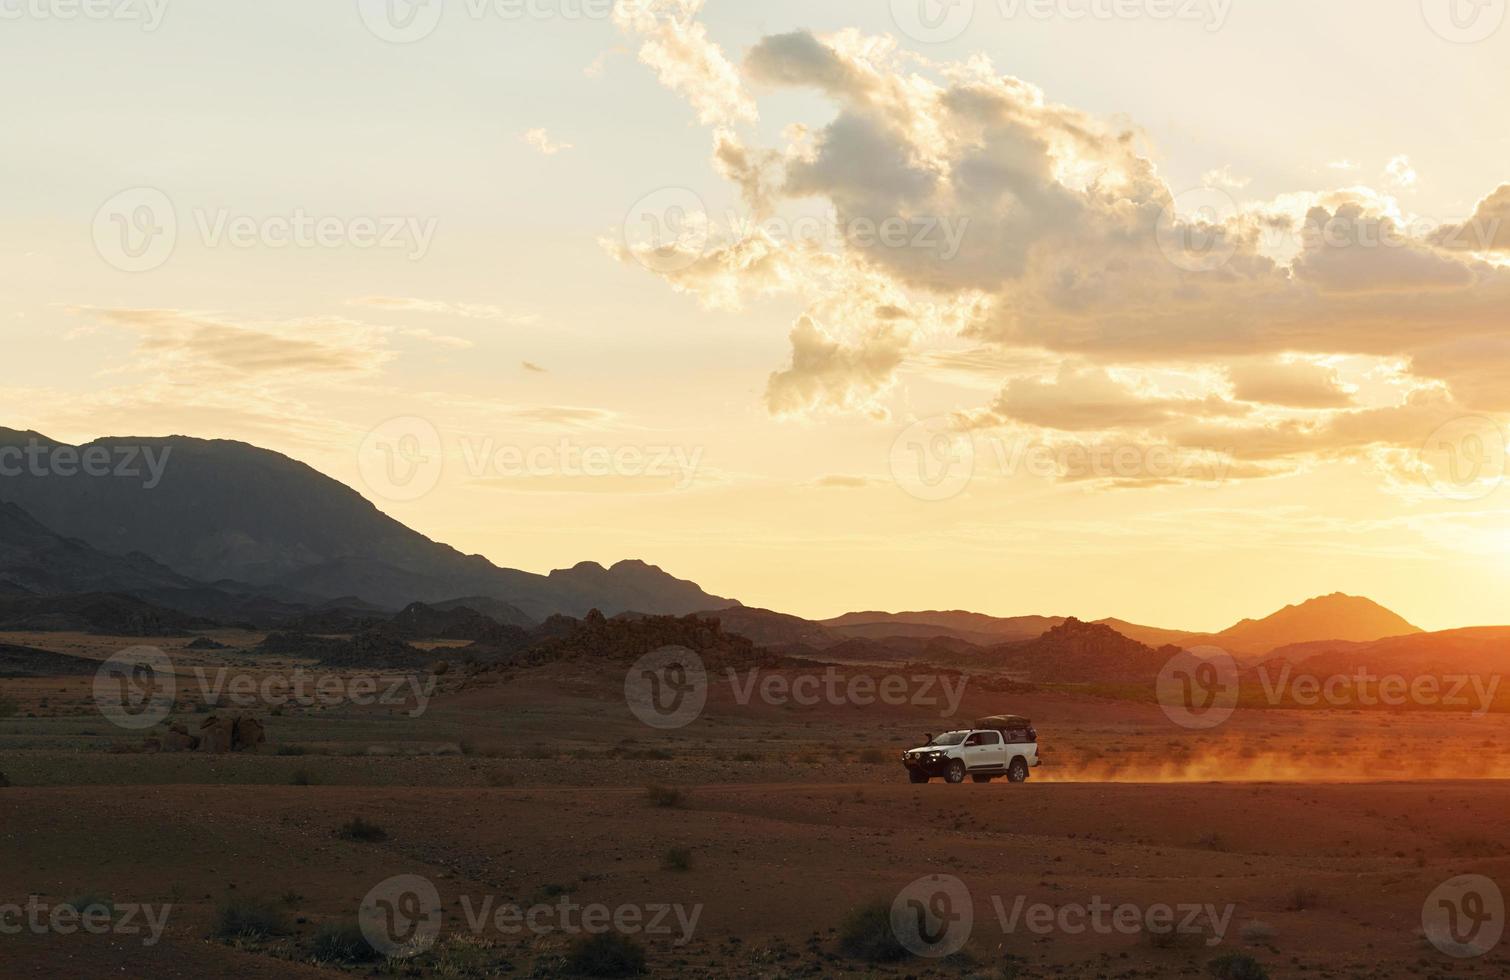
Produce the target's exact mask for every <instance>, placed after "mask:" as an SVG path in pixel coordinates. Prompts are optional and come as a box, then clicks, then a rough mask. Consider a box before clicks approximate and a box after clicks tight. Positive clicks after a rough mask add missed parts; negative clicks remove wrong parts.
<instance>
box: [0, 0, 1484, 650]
mask: <svg viewBox="0 0 1510 980" xmlns="http://www.w3.org/2000/svg"><path fill="white" fill-rule="evenodd" d="M406 2H407V0H403V2H401V3H400V4H399V8H402V7H403V5H404V3H406ZM920 2H921V3H922V4H923V9H924V10H925V12H927V8H928V7H929V6H930V5H933V4H934V3H935V0H897V2H895V3H891V2H887V0H863V2H861V0H846V2H833V0H830V2H815V0H802V2H797V0H760V2H758V3H756V2H748V0H745V2H736V0H707V2H706V3H705V4H704V3H700V2H698V0H659V2H652V0H643V2H641V3H627V4H621V5H620V7H619V8H618V9H617V11H616V12H615V13H614V15H613V16H605V14H607V13H608V11H607V4H606V0H598V2H593V0H534V2H532V3H529V4H524V3H522V2H521V3H518V4H514V3H505V4H504V5H503V6H502V7H489V6H488V5H486V4H482V3H480V0H479V2H473V3H468V2H466V0H454V2H448V3H446V4H445V5H444V7H443V9H442V8H439V7H437V8H426V7H424V6H423V5H420V6H419V7H418V8H416V9H415V10H414V11H403V12H406V13H414V14H415V16H416V17H417V18H418V19H417V20H415V21H413V22H412V23H407V26H406V24H400V23H396V22H395V21H393V20H387V21H385V20H384V18H385V16H386V12H387V11H388V10H389V9H398V8H388V7H386V6H385V4H384V3H383V2H378V0H375V2H372V3H368V2H366V0H362V2H357V0H341V2H329V3H310V2H308V0H258V2H248V0H235V2H226V0H156V2H151V3H149V2H148V0H139V2H138V3H135V4H130V5H124V6H123V5H122V4H120V3H117V4H115V6H114V8H113V9H115V10H116V11H117V12H119V13H121V14H122V15H123V16H120V17H112V18H109V19H89V18H84V17H80V18H77V19H63V18H61V17H60V16H57V8H58V6H59V5H58V4H56V3H54V4H51V5H49V4H48V3H46V2H42V3H34V2H32V0H27V2H26V3H21V4H15V5H12V6H9V7H5V8H4V9H6V10H7V11H20V12H21V13H20V14H19V15H18V16H15V17H10V16H7V19H6V22H4V23H0V81H3V82H4V84H5V91H6V92H7V93H8V95H7V97H6V99H5V108H4V109H3V110H0V119H3V121H4V125H3V127H0V141H3V147H4V152H3V153H0V180H3V183H4V185H5V186H6V188H7V189H8V193H6V194H5V195H4V199H3V203H0V217H3V220H0V300H3V305H0V316H3V317H5V323H6V329H7V338H6V339H7V343H6V347H5V349H6V352H7V355H8V356H7V358H6V365H7V368H8V370H7V371H6V372H5V377H4V378H3V382H0V383H3V387H0V425H5V426H9V427H13V428H23V429H24V428H31V429H37V430H39V431H41V432H44V433H46V434H48V435H50V436H52V437H55V438H60V439H66V440H69V441H84V440H88V439H91V438H94V437H96V436H103V435H115V436H129V435H166V434H173V433H178V434H184V435H191V436H199V437H205V438H226V439H238V440H244V441H247V442H251V443H255V444H257V445H260V446H265V447H267V448H270V449H274V450H277V451H280V452H284V453H287V454H289V455H291V456H294V457H296V458H298V459H300V460H303V461H305V462H307V463H309V464H310V465H312V466H314V467H316V468H317V469H319V470H321V471H322V472H325V473H327V474H329V475H330V476H332V477H334V478H336V479H338V480H341V481H343V482H345V483H348V484H350V485H352V486H353V487H355V488H356V489H358V490H359V491H361V492H362V493H363V494H364V495H366V496H367V497H368V498H369V499H371V500H372V501H373V502H374V503H375V504H376V505H377V506H379V507H380V508H381V509H383V510H384V511H385V512H387V513H389V514H391V515H392V516H394V517H395V518H397V519H399V520H401V521H403V522H405V523H406V524H408V525H410V526H412V527H414V528H416V529H417V530H420V531H422V532H424V533H425V534H428V535H430V536H431V537H434V538H436V539H438V540H442V541H445V542H447V543H450V544H452V545H455V546H456V547H458V548H461V549H462V550H464V551H468V552H477V553H481V554H484V555H486V556H487V557H488V558H490V559H491V560H493V561H495V562H497V563H498V564H500V565H505V566H510V567H516V568H524V569H529V570H533V571H545V570H548V569H551V568H556V567H562V566H567V565H571V564H574V563H576V562H578V561H582V560H595V561H600V562H603V563H605V564H608V563H611V562H614V561H617V560H620V559H623V558H631V557H633V558H642V559H644V560H646V561H650V562H653V563H655V564H658V565H661V566H662V567H664V568H665V569H667V570H668V571H670V572H672V573H673V574H676V575H678V576H680V577H683V578H690V579H694V580H696V581H697V582H698V583H700V584H701V585H702V586H703V587H705V588H706V589H708V590H709V591H710V592H714V593H718V594H721V595H728V596H733V597H735V598H738V599H740V600H742V601H744V602H746V603H749V604H752V605H760V606H766V607H771V608H776V609H780V610H782V611H785V612H791V613H797V614H801V615H807V616H831V615H836V614H838V613H840V612H843V611H846V610H851V609H893V610H896V609H924V608H968V609H973V610H976V611H980V612H987V613H993V614H999V615H1012V614H1026V613H1041V614H1058V615H1079V616H1082V617H1087V618H1099V617H1102V616H1118V617H1121V618H1124V619H1128V620H1132V621H1135V622H1142V623H1148V624H1152V625H1161V626H1169V627H1181V628H1191V629H1207V628H1213V629H1214V628H1221V627H1224V626H1227V625H1230V624H1231V623H1232V622H1233V621H1234V620H1236V619H1238V618H1240V617H1242V616H1249V615H1253V616H1257V615H1263V614H1266V613H1268V612H1271V611H1273V610H1274V609H1276V608H1278V607H1279V606H1282V605H1284V604H1286V603H1290V602H1296V601H1299V600H1301V599H1304V598H1307V597H1310V596H1313V595H1318V594H1324V593H1330V592H1334V591H1345V592H1349V593H1353V594H1361V595H1367V596H1369V597H1371V598H1373V599H1375V600H1377V601H1379V602H1382V603H1383V604H1385V605H1387V606H1389V607H1391V608H1392V609H1394V610H1396V611H1397V612H1399V613H1400V614H1401V615H1403V616H1405V617H1406V618H1407V619H1409V620H1411V621H1412V622H1414V623H1415V624H1416V625H1418V626H1422V627H1425V628H1428V629H1440V628H1448V627H1452V626H1460V625H1475V624H1481V623H1491V622H1492V623H1503V622H1505V621H1507V619H1510V616H1507V615H1506V609H1507V602H1506V598H1505V597H1506V596H1507V594H1510V490H1507V489H1506V488H1505V487H1504V486H1503V485H1502V477H1503V475H1504V470H1505V446H1504V432H1505V430H1506V426H1507V424H1510V383H1507V381H1510V110H1507V109H1506V108H1505V106H1504V99H1503V93H1504V92H1505V91H1507V90H1510V25H1504V26H1503V27H1502V28H1501V29H1498V30H1493V29H1491V28H1493V27H1495V26H1497V25H1494V24H1490V25H1484V27H1483V29H1478V28H1475V27H1462V26H1459V27H1457V28H1454V27H1453V26H1452V21H1450V20H1448V21H1445V22H1444V21H1443V20H1442V19H1441V17H1440V16H1439V15H1440V14H1441V10H1440V7H1439V5H1438V4H1437V2H1436V0H1420V2H1417V0H1408V2H1401V3H1391V4H1380V3H1377V2H1373V0H1334V2H1330V3H1324V4H1321V3H1316V2H1315V0H1263V2H1245V0H1232V2H1230V3H1227V2H1225V0H1224V2H1217V0H1208V2H1189V3H1187V2H1186V0H1179V2H1178V3H1176V4H1173V5H1172V6H1173V7H1174V9H1176V10H1180V9H1181V8H1182V7H1183V8H1184V10H1183V11H1182V12H1183V13H1188V14H1190V16H1189V17H1173V18H1163V17H1159V16H1155V15H1154V14H1152V13H1150V11H1152V10H1155V9H1158V8H1160V7H1161V4H1160V3H1158V2H1157V0H1151V2H1148V3H1143V4H1138V3H1131V4H1129V5H1128V7H1127V9H1128V10H1130V11H1133V12H1134V13H1136V12H1137V11H1143V13H1142V14H1141V15H1138V16H1130V17H1121V18H1118V17H1109V18H1101V17H1098V16H1094V15H1087V16H1084V17H1079V16H1067V14H1075V13H1077V12H1080V11H1084V10H1090V9H1091V8H1092V7H1093V6H1094V7H1096V8H1097V9H1107V8H1109V7H1110V4H1109V3H1095V4H1093V3H1092V0H1084V2H1081V3H1077V2H1075V0H1063V2H1061V3H1059V4H1057V5H1054V4H1048V5H1043V4H1039V5H1036V6H1035V5H1033V4H1031V3H1029V2H1028V0H1021V2H1020V3H1018V2H1010V0H1003V2H1000V3H998V2H997V0H978V2H976V3H975V4H974V5H973V7H972V6H971V5H970V4H969V3H968V0H959V3H960V5H961V6H959V7H939V8H938V10H936V11H933V12H934V13H938V14H939V15H940V17H941V18H942V20H940V21H938V23H939V24H940V25H942V26H940V27H938V28H929V27H927V25H926V24H925V23H924V22H923V21H920V20H919V19H918V17H917V14H918V11H919V6H918V5H919V3H920ZM0 6H3V5H0ZM1501 6H1503V5H1501ZM1486 9H1487V8H1486ZM432 10H434V11H435V12H438V13H441V14H442V16H441V17H440V19H439V21H438V22H429V21H427V20H426V18H429V17H430V16H431V12H432ZM479 11H480V13H479ZM519 11H525V13H523V14H521V15H519V16H515V15H514V14H513V13H511V12H519ZM960 11H963V14H964V15H970V16H969V20H968V23H964V22H962V21H950V19H949V18H951V17H959V16H962V15H961V14H960ZM1035 11H1036V12H1035ZM125 14H131V15H133V16H124V15H125ZM1503 14H1504V11H1503V9H1501V10H1499V12H1498V14H1497V15H1496V16H1503ZM1488 15H1493V10H1492V9H1489V10H1488V13H1487V14H1486V16H1488ZM154 16H160V20H153V19H152V18H153V17H154ZM416 33H420V34H423V36H415V34H416ZM1454 34H1455V35H1456V36H1453V35H1454ZM1479 35H1485V36H1482V37H1480V36H1479ZM65 120H66V122H65ZM164 202H166V204H165V203H164ZM165 210H166V213H165ZM305 218H307V219H308V220H309V222H310V229H311V230H309V232H308V236H307V237H306V236H303V235H301V233H300V231H299V230H298V226H299V225H300V224H301V222H303V221H304V219H305ZM165 219H167V221H168V223H169V224H171V225H172V226H174V227H172V228H166V227H165ZM322 219H323V220H322ZM888 222H890V223H891V225H890V226H889V227H890V228H891V229H892V233H891V234H887V233H883V230H884V229H886V228H887V227H888ZM285 225H287V226H288V229H289V230H287V233H286V234H285V230H286V229H285V227H284V226H285ZM144 229H145V231H144ZM668 232H669V237H668ZM143 234H146V235H148V237H149V238H150V240H151V243H153V247H151V248H149V247H145V246H143V247H142V248H138V247H137V245H139V244H141V243H142V242H143V241H146V239H142V240H141V241H138V240H137V239H134V238H132V237H131V236H139V235H143ZM657 236H659V237H657ZM290 237H292V238H293V239H295V240H294V241H292V242H291V243H286V240H287V239H289V238H290ZM165 242H166V243H168V244H171V250H159V251H154V250H153V248H156V247H159V246H162V245H163V243H165ZM394 420H396V421H394ZM432 437H437V438H438V440H439V454H438V455H436V454H435V453H433V452H432V451H431V450H432V449H433V447H432V446H430V445H428V443H429V441H430V440H431V439H432ZM385 447H392V449H391V451H398V452H403V451H405V450H406V448H409V447H414V448H417V449H418V451H419V452H420V455H421V456H423V457H425V458H426V459H430V458H432V457H433V459H434V460H435V461H436V465H435V466H433V467H431V466H430V463H428V462H425V463H423V464H422V466H423V467H429V468H428V469H423V471H422V472H421V474H420V476H419V478H418V479H419V480H420V482H419V483H418V484H416V483H414V482H413V481H412V480H410V481H409V482H402V483H395V482H393V481H392V480H389V479H385V478H383V476H382V474H383V473H384V472H385V470H384V466H385V465H386V462H387V457H386V456H384V455H383V454H384V453H385V452H389V451H390V448H385ZM563 447H564V448H563ZM514 449H517V450H518V452H517V453H515V452H513V450H514ZM1423 449H1424V450H1425V451H1424V452H1423ZM583 454H586V455H585V457H583ZM579 457H583V458H585V459H587V460H596V462H589V463H588V468H589V469H590V470H592V472H589V473H582V472H576V470H578V469H579V468H580V465H581V459H579ZM605 459H607V460H608V462H607V463H606V464H604V463H603V461H604V460H605ZM411 462H412V460H411ZM600 464H602V465H603V468H601V469H600ZM563 471H571V472H563ZM388 472H391V470H390V471H388Z"/></svg>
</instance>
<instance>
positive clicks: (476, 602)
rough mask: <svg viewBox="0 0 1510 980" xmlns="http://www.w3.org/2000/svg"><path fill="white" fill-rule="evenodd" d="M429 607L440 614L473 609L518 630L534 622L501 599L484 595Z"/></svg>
mask: <svg viewBox="0 0 1510 980" xmlns="http://www.w3.org/2000/svg"><path fill="white" fill-rule="evenodd" d="M430 605H431V606H432V607H433V608H435V609H439V610H441V611H442V612H444V611H445V610H448V609H456V608H458V607H464V608H467V609H475V610H476V611H477V612H480V613H482V614H483V615H484V616H486V617H488V618H489V619H491V620H493V621H494V622H496V623H502V624H503V625H505V626H518V627H519V628H520V629H530V628H531V627H533V626H535V621H534V620H533V619H531V618H530V617H528V616H526V615H525V614H524V612H523V611H522V610H520V609H519V608H518V607H517V606H511V605H509V604H508V603H507V602H504V601H503V600H501V599H490V598H488V597H487V596H485V595H473V596H465V597H463V598H461V599H449V600H447V601H445V602H432V603H430Z"/></svg>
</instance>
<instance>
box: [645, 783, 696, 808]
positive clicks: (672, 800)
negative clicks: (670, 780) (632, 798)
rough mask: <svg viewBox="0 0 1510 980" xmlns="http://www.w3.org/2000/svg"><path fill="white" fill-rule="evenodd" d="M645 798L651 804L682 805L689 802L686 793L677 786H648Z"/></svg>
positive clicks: (664, 805)
mask: <svg viewBox="0 0 1510 980" xmlns="http://www.w3.org/2000/svg"><path fill="white" fill-rule="evenodd" d="M645 798H646V799H647V800H649V801H650V805H651V806H662V807H680V806H686V804H687V796H686V794H685V793H683V792H682V791H681V790H679V789H677V788H676V787H675V786H646V787H645Z"/></svg>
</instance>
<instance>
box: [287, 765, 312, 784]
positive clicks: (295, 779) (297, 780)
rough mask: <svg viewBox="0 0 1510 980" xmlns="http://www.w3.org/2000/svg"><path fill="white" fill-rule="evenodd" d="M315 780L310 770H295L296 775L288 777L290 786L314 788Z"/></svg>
mask: <svg viewBox="0 0 1510 980" xmlns="http://www.w3.org/2000/svg"><path fill="white" fill-rule="evenodd" d="M314 782H315V778H314V777H313V776H311V775H310V774H309V770H308V769H295V770H294V774H293V775H292V776H290V777H288V784H289V785H290V786H313V785H314Z"/></svg>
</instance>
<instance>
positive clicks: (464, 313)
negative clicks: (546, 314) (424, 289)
mask: <svg viewBox="0 0 1510 980" xmlns="http://www.w3.org/2000/svg"><path fill="white" fill-rule="evenodd" d="M348 305H351V306H369V307H372V308H374V309H379V310H399V311H402V312H405V313H438V314H442V315H444V316H456V317H461V318H463V319H467V320H502V321H505V322H508V323H515V324H528V323H534V322H536V321H537V320H539V319H540V318H539V317H538V316H536V315H534V314H529V313H513V312H510V311H509V310H506V309H504V308H503V307H500V306H493V305H491V304H487V303H453V302H450V301H448V300H439V299H417V298H415V297H412V296H362V297H359V298H357V299H353V300H350V301H349V302H348Z"/></svg>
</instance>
